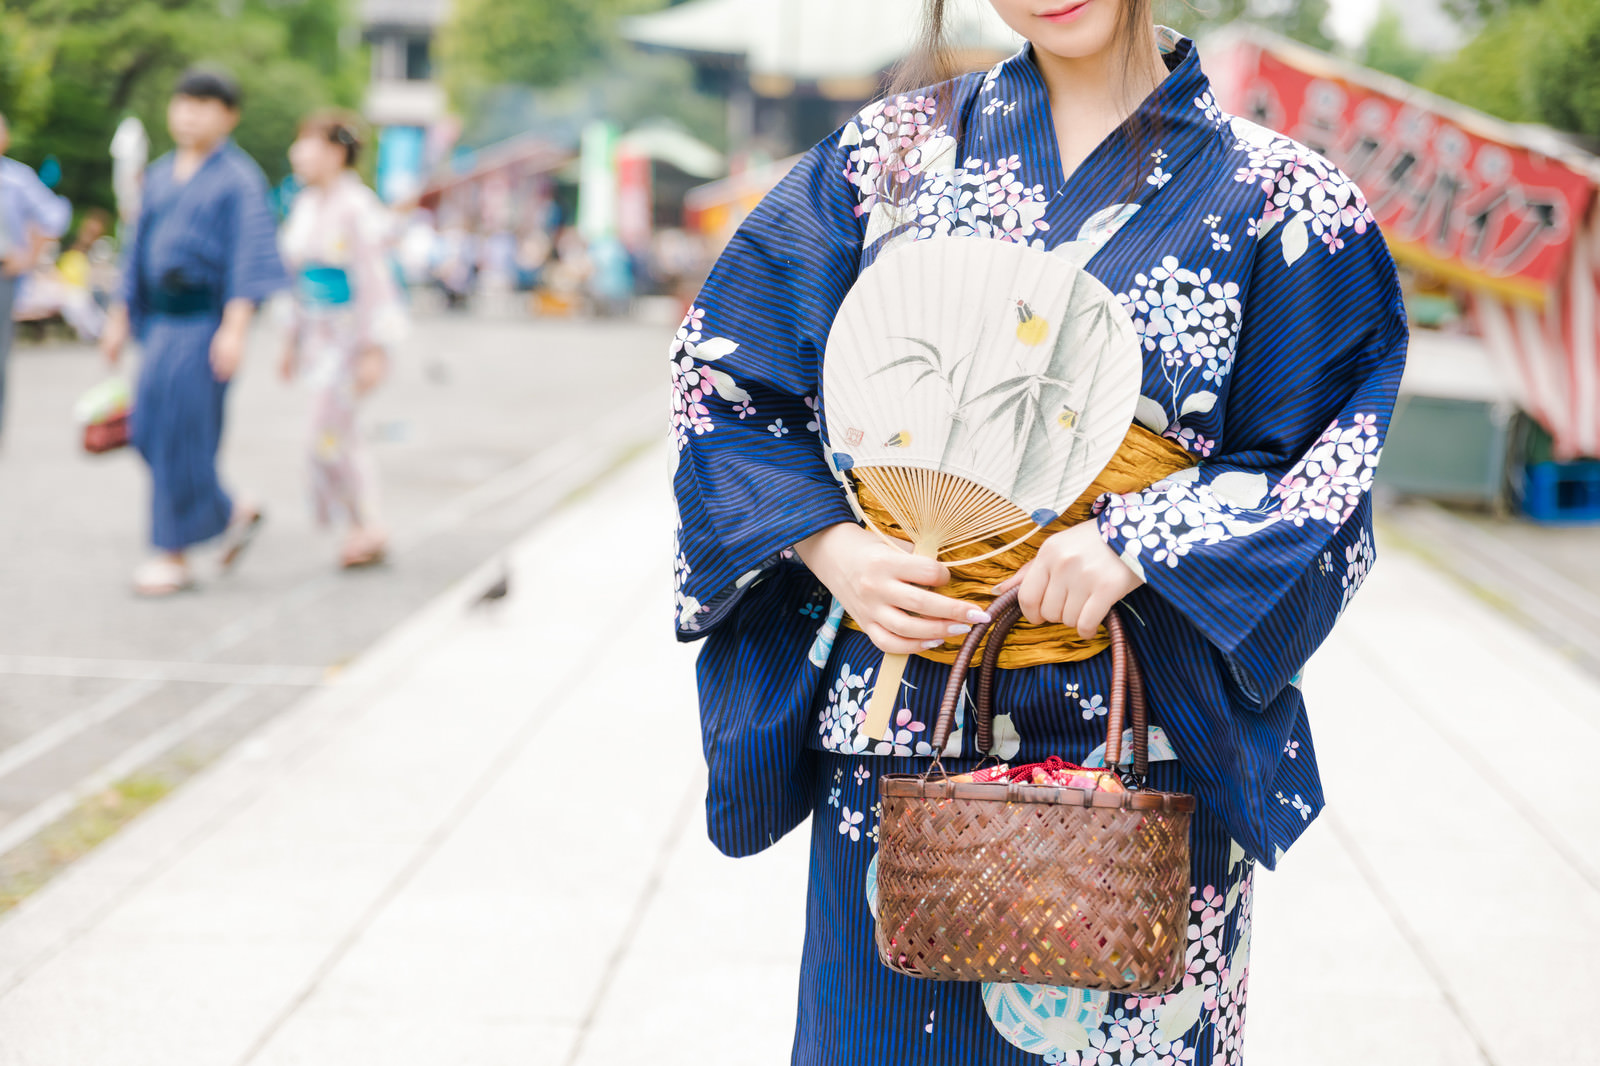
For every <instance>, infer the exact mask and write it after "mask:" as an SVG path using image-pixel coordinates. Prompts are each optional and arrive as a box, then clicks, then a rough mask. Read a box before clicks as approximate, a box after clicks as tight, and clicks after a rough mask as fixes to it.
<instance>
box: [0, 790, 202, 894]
mask: <svg viewBox="0 0 1600 1066" xmlns="http://www.w3.org/2000/svg"><path fill="white" fill-rule="evenodd" d="M187 776H189V775H188V774H186V773H182V772H181V771H179V772H178V773H161V772H141V773H138V774H134V775H133V776H131V777H127V778H124V779H123V780H121V781H118V782H117V783H116V784H114V785H112V786H111V787H110V788H107V789H104V790H103V791H101V792H98V793H96V794H95V795H93V796H90V797H88V798H87V799H85V800H84V801H83V802H82V803H80V804H78V806H77V807H75V808H74V809H73V810H72V812H71V813H69V814H67V815H66V816H64V817H63V818H61V819H60V820H59V821H57V822H56V823H55V824H54V825H52V826H50V827H49V828H47V829H45V830H43V831H42V832H40V833H39V835H38V836H36V837H34V838H33V839H32V840H30V841H28V842H27V843H25V844H22V845H20V846H19V847H17V848H14V849H13V850H12V851H11V852H9V853H8V854H7V855H5V856H4V858H3V859H0V914H4V913H6V912H7V911H9V910H11V909H12V908H13V907H15V906H16V905H17V904H19V903H21V902H22V901H23V900H25V899H27V898H28V897H29V896H31V895H32V894H33V893H35V892H37V891H38V890H39V889H41V888H43V887H44V886H45V885H46V884H48V883H49V882H50V880H51V879H52V878H53V877H55V876H56V875H57V874H58V873H60V872H61V871H62V870H64V869H66V868H67V867H68V866H69V865H71V864H72V863H74V862H76V861H77V860H79V859H81V858H83V857H84V856H85V855H87V854H88V853H89V852H90V851H93V850H94V849H95V848H96V847H98V846H99V845H100V844H102V843H104V842H105V841H106V840H107V839H109V838H110V837H111V836H112V835H113V834H114V833H116V832H117V831H118V830H120V829H122V828H123V827H124V826H126V825H127V824H128V823H129V822H131V821H133V820H134V819H135V818H137V817H139V815H141V814H143V813H144V812H145V811H147V810H149V809H150V808H151V807H153V806H155V805H156V804H157V803H159V802H161V800H163V799H164V798H166V796H167V795H168V794H170V793H171V792H172V790H173V789H174V788H176V787H177V786H178V785H179V784H180V783H181V778H182V777H187Z"/></svg>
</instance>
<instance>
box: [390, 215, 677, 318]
mask: <svg viewBox="0 0 1600 1066" xmlns="http://www.w3.org/2000/svg"><path fill="white" fill-rule="evenodd" d="M550 216H551V217H549V218H548V219H545V220H541V221H540V222H538V223H535V224H532V225H527V226H524V227H523V228H521V229H520V230H512V229H510V228H494V229H486V228H484V227H482V226H472V225H469V224H467V223H465V222H463V221H461V220H459V219H451V220H448V221H445V222H443V223H442V224H441V222H440V220H439V219H438V218H436V217H435V214H434V212H432V211H430V210H428V209H426V208H422V207H417V208H413V209H411V210H410V211H408V212H405V213H404V214H402V215H400V216H399V220H398V222H397V223H396V240H395V257H396V262H397V264H398V266H399V269H400V272H401V276H402V277H403V278H404V279H405V281H406V284H407V286H408V287H409V288H411V289H413V290H426V289H432V290H435V291H437V292H438V293H439V294H440V296H441V297H442V298H443V300H444V303H445V305H446V306H447V307H450V308H453V309H460V308H465V307H468V306H470V305H471V303H472V301H473V299H474V298H475V297H477V296H489V297H503V296H504V295H505V294H515V295H518V296H522V297H525V300H526V302H525V308H526V310H527V311H528V312H529V313H531V314H535V315H546V316H565V315H599V316H604V317H613V316H617V315H622V314H626V313H628V312H629V310H630V309H631V308H632V307H633V306H634V301H635V300H636V299H637V298H639V297H659V298H664V299H668V300H672V301H680V300H683V299H686V298H687V297H688V296H689V295H692V293H693V291H694V288H695V287H696V286H697V284H698V283H699V281H700V280H701V279H702V278H703V276H704V271H705V264H706V263H707V261H708V259H709V253H708V251H707V249H706V248H705V246H704V242H703V241H701V239H700V238H699V237H697V236H695V235H693V234H691V233H689V232H687V231H685V230H682V229H677V228H667V229H661V230H658V231H657V232H656V233H655V234H654V235H653V236H652V238H651V241H650V244H649V246H648V247H647V248H645V249H642V250H641V251H638V252H635V251H630V250H629V249H628V248H626V247H625V246H624V245H623V244H622V243H621V242H620V241H618V240H616V239H614V238H605V239H602V240H599V241H593V242H591V241H588V240H585V239H584V237H583V235H582V234H581V233H580V232H579V231H578V229H577V227H576V226H572V225H564V224H562V223H561V221H560V218H559V211H558V210H557V209H556V208H554V207H552V208H551V211H550ZM499 302H501V303H503V302H504V301H503V299H502V300H500V301H499Z"/></svg>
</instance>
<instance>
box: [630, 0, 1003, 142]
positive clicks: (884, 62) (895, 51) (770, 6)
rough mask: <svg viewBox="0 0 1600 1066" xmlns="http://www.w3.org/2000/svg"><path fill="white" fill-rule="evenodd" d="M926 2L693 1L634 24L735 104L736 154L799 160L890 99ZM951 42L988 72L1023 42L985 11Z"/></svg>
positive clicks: (967, 11) (972, 13) (963, 18)
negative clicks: (887, 94)
mask: <svg viewBox="0 0 1600 1066" xmlns="http://www.w3.org/2000/svg"><path fill="white" fill-rule="evenodd" d="M922 6H923V5H922V3H921V0H871V2H870V3H863V2H861V0H689V2H688V3H683V4H678V5H676V6H674V7H670V8H667V9H666V10H664V11H659V12H657V13H655V14H651V15H641V16H637V17H635V18H631V19H627V20H625V22H624V25H623V35H624V36H625V37H627V38H628V39H629V40H631V41H633V42H634V43H635V44H637V45H639V46H641V47H644V48H652V49H660V50H663V51H670V52H675V53H678V54H681V55H683V56H686V57H687V58H688V59H689V60H690V61H691V62H692V63H694V65H695V70H696V72H697V74H698V77H699V80H700V83H701V85H702V87H703V88H706V89H708V90H710V91H712V92H715V93H717V94H718V95H721V96H724V97H725V98H726V99H727V101H728V148H729V153H730V156H732V157H733V161H734V164H735V165H734V169H735V171H737V170H739V169H740V167H739V162H740V160H739V157H740V155H741V154H742V155H744V156H746V157H750V156H755V157H760V156H763V155H764V156H766V157H767V158H774V157H781V156H786V155H791V154H793V153H795V152H799V151H802V150H804V149H806V148H809V147H810V146H811V145H813V144H815V143H816V142H818V141H820V140H822V139H823V138H824V137H826V136H827V135H828V134H829V133H832V132H833V131H834V130H835V129H838V128H839V127H840V126H842V125H843V124H844V122H845V120H847V119H848V118H849V117H850V116H851V115H852V114H854V113H855V112H856V111H857V110H859V109H860V107H861V106H862V105H863V104H865V103H867V102H868V101H869V100H871V99H872V98H873V97H875V96H877V95H878V94H879V93H881V92H882V91H883V88H884V84H885V78H886V76H887V75H888V74H889V73H890V72H891V71H892V70H893V69H894V67H895V65H896V64H897V63H899V62H900V61H901V60H902V59H903V58H905V56H906V55H907V54H908V53H909V52H910V51H911V49H912V48H913V47H914V46H915V44H916V41H915V36H914V35H915V31H916V27H917V26H918V24H919V19H920V14H921V9H922ZM946 18H947V21H948V31H949V32H948V37H949V40H950V43H951V45H952V47H953V48H954V50H955V52H956V56H957V59H958V62H960V63H961V65H962V66H963V67H966V68H968V69H973V70H981V69H984V68H986V67H989V66H991V65H993V64H994V63H995V62H996V61H997V60H999V59H1002V58H1004V57H1005V56H1008V55H1010V54H1011V53H1013V52H1015V51H1016V50H1017V48H1018V47H1019V46H1020V44H1021V40H1020V39H1019V38H1018V37H1017V36H1016V35H1015V34H1014V33H1012V32H1011V29H1010V28H1009V27H1008V26H1006V24H1005V23H1004V22H1002V21H1000V17H999V16H998V15H996V14H995V13H994V9H993V8H991V7H990V6H989V5H988V4H987V3H974V4H967V5H961V6H959V7H957V6H955V5H952V7H951V10H950V12H949V14H948V15H947V16H946Z"/></svg>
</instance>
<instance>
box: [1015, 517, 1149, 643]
mask: <svg viewBox="0 0 1600 1066" xmlns="http://www.w3.org/2000/svg"><path fill="white" fill-rule="evenodd" d="M1142 584H1144V581H1143V579H1141V578H1140V577H1139V576H1138V575H1137V574H1135V573H1134V572H1133V571H1132V570H1130V569H1128V565H1127V564H1126V563H1124V562H1123V561H1122V560H1121V559H1119V558H1117V553H1116V552H1114V551H1112V550H1111V549H1110V548H1109V547H1107V546H1106V542H1105V541H1103V540H1101V539H1100V530H1099V528H1098V527H1097V526H1096V524H1095V523H1094V522H1093V521H1089V522H1080V523H1078V524H1077V525H1075V526H1073V527H1071V528H1070V529H1064V530H1062V531H1061V532H1060V533H1057V534H1055V535H1054V536H1052V537H1050V538H1049V539H1048V540H1046V541H1045V542H1044V544H1043V545H1041V546H1040V548H1039V554H1038V555H1036V556H1034V557H1033V559H1032V560H1031V561H1030V562H1028V563H1027V564H1025V565H1024V566H1023V567H1022V569H1021V570H1018V571H1017V572H1016V573H1015V574H1013V575H1012V576H1011V577H1008V578H1006V580H1004V581H1002V582H1001V583H1000V584H998V585H996V586H995V594H996V595H999V594H1001V593H1003V592H1006V591H1008V590H1010V589H1013V588H1016V587H1017V586H1019V585H1020V586H1021V591H1020V592H1019V593H1018V596H1017V599H1018V602H1019V604H1020V605H1021V607H1022V614H1023V617H1025V618H1026V619H1027V620H1028V621H1030V622H1032V623H1033V624H1034V625H1040V624H1041V623H1044V622H1060V623H1062V624H1063V625H1068V626H1076V627H1077V629H1078V635H1079V636H1080V637H1082V638H1083V639H1085V640H1088V639H1089V638H1090V637H1092V636H1094V634H1095V631H1096V630H1098V629H1099V628H1100V623H1101V622H1103V621H1105V618H1106V615H1107V614H1109V613H1110V612H1111V608H1112V607H1113V606H1115V605H1116V603H1117V601H1118V600H1121V599H1122V597H1124V596H1126V595H1127V594H1128V593H1130V592H1132V591H1133V590H1134V589H1136V588H1138V587H1139V586H1140V585H1142Z"/></svg>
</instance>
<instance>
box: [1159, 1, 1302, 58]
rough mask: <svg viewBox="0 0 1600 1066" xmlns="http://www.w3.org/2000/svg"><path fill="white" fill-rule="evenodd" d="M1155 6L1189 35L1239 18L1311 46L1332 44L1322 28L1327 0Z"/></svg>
mask: <svg viewBox="0 0 1600 1066" xmlns="http://www.w3.org/2000/svg"><path fill="white" fill-rule="evenodd" d="M1155 7H1156V14H1157V16H1158V18H1159V19H1160V21H1161V22H1162V23H1163V24H1164V25H1167V26H1172V27H1174V28H1176V29H1179V30H1182V31H1183V32H1184V33H1187V34H1191V35H1192V34H1198V33H1202V32H1204V31H1205V30H1208V29H1213V28H1215V27H1218V26H1224V25H1227V24H1228V23H1230V22H1233V21H1236V20H1243V21H1246V22H1249V23H1251V24H1252V25H1256V26H1261V27H1264V28H1266V29H1269V30H1272V31H1274V32H1276V33H1281V34H1283V35H1284V36H1285V37H1292V38H1293V39H1294V40H1297V41H1299V42H1301V43H1302V44H1308V45H1310V46H1311V47H1313V48H1321V49H1323V50H1325V51H1326V50H1329V49H1331V48H1332V47H1333V38H1331V37H1329V36H1328V34H1327V32H1326V31H1325V30H1324V29H1323V28H1322V26H1323V23H1325V22H1326V21H1327V20H1328V0H1156V5H1155Z"/></svg>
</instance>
